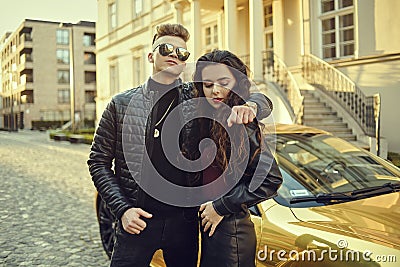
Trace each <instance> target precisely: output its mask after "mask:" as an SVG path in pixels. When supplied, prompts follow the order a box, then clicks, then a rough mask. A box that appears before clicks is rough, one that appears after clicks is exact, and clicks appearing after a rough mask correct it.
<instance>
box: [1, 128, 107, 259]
mask: <svg viewBox="0 0 400 267" xmlns="http://www.w3.org/2000/svg"><path fill="white" fill-rule="evenodd" d="M88 152H89V146H88V145H84V144H70V143H68V142H54V141H51V140H49V139H48V134H47V133H45V132H33V131H20V132H18V133H9V132H1V131H0V203H1V206H0V266H1V267H3V266H7V267H8V266H49V267H50V266H51V267H54V266H80V267H86V266H96V267H98V266H100V267H101V266H108V262H109V261H108V259H107V257H106V255H105V253H104V252H103V250H102V246H101V242H100V238H99V234H98V225H97V221H96V213H95V209H94V195H95V189H94V186H93V184H92V181H91V179H90V176H89V172H88V170H87V165H86V160H87V157H88Z"/></svg>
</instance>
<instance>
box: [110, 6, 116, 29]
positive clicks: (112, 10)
mask: <svg viewBox="0 0 400 267" xmlns="http://www.w3.org/2000/svg"><path fill="white" fill-rule="evenodd" d="M116 27H117V3H116V2H114V3H111V4H109V5H108V29H109V30H110V31H112V30H114V29H115V28H116Z"/></svg>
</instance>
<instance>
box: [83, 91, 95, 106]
mask: <svg viewBox="0 0 400 267" xmlns="http://www.w3.org/2000/svg"><path fill="white" fill-rule="evenodd" d="M95 97H96V91H92V90H91V91H85V103H95V101H94V100H95Z"/></svg>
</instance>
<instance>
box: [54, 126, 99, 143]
mask: <svg viewBox="0 0 400 267" xmlns="http://www.w3.org/2000/svg"><path fill="white" fill-rule="evenodd" d="M94 132H95V129H94V128H87V129H79V130H76V131H74V132H72V131H70V130H50V131H49V137H50V139H54V136H55V135H56V134H65V135H66V137H67V138H66V139H67V140H70V136H72V135H74V136H76V135H81V136H82V137H83V143H85V144H89V145H90V144H91V143H92V141H93V136H94Z"/></svg>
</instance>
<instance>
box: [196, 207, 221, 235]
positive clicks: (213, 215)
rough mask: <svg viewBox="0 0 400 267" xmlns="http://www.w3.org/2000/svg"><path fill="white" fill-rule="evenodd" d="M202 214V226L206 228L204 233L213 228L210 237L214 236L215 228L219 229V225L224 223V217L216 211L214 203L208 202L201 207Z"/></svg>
mask: <svg viewBox="0 0 400 267" xmlns="http://www.w3.org/2000/svg"><path fill="white" fill-rule="evenodd" d="M200 212H201V225H202V226H204V232H207V231H208V229H209V228H210V227H211V230H210V233H209V234H208V236H212V235H213V234H214V232H215V228H217V226H218V224H219V223H220V222H221V221H222V219H223V218H224V217H223V216H221V215H219V214H218V213H217V212H216V211H215V209H214V207H213V205H212V202H207V203H204V204H202V205H201V206H200Z"/></svg>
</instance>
